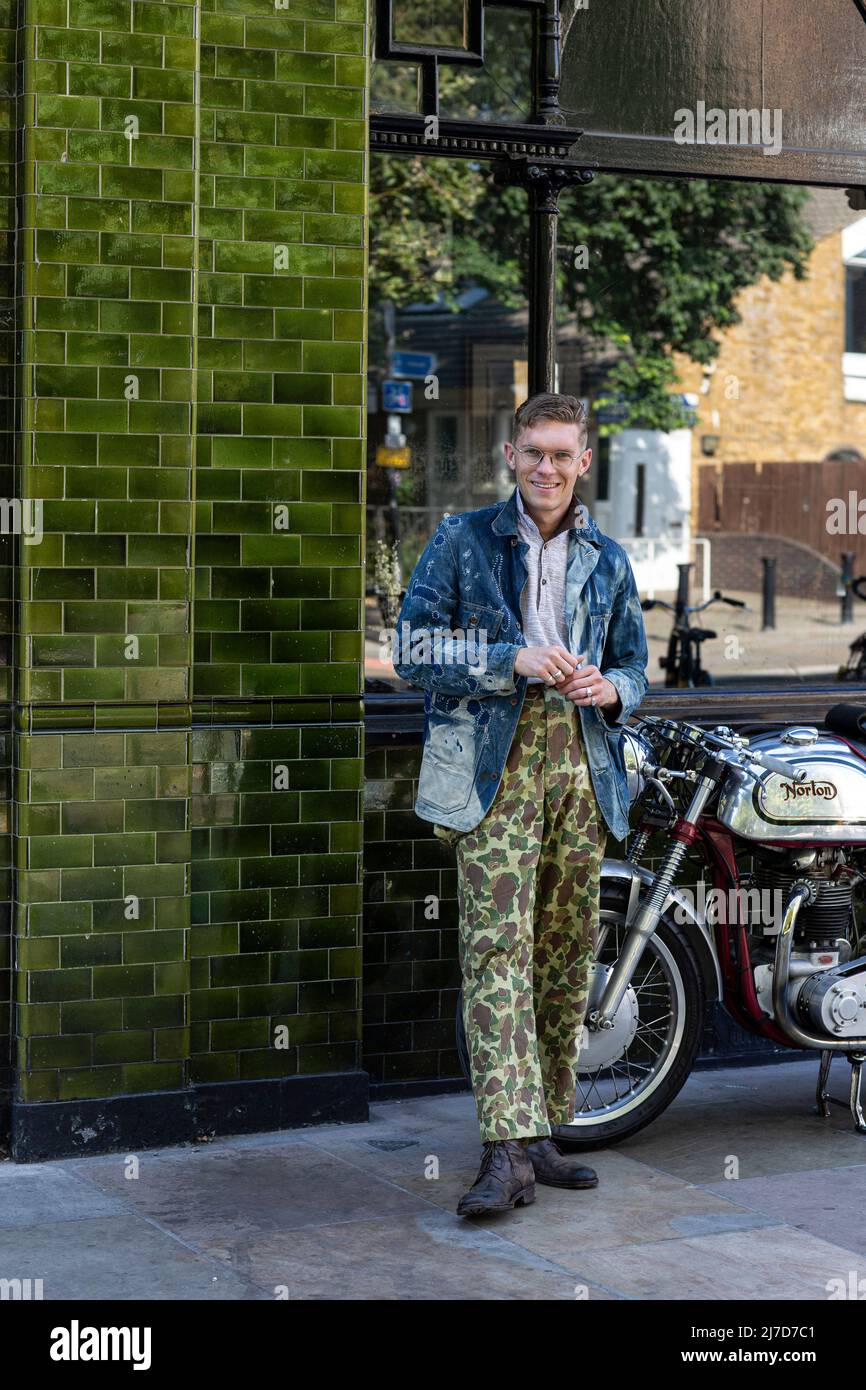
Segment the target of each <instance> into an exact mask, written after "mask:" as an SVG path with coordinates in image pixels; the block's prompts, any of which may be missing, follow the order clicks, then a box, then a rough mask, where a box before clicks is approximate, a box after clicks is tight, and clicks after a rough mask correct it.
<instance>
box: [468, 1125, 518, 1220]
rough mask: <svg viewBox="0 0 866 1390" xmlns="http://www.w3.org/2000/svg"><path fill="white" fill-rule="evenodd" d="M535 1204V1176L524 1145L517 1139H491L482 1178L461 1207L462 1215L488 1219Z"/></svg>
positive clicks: (485, 1147) (483, 1160)
mask: <svg viewBox="0 0 866 1390" xmlns="http://www.w3.org/2000/svg"><path fill="white" fill-rule="evenodd" d="M534 1201H535V1174H534V1172H533V1168H532V1164H531V1163H530V1161H529V1156H528V1154H527V1151H526V1149H525V1148H524V1146H523V1145H522V1144H521V1143H519V1142H518V1141H517V1140H516V1139H495V1140H488V1142H487V1143H485V1145H484V1151H483V1154H482V1158H481V1167H480V1168H479V1170H478V1177H477V1178H476V1179H475V1182H474V1183H473V1184H472V1186H471V1187H470V1189H469V1191H468V1192H465V1193H464V1194H463V1196H462V1197H461V1198H460V1201H459V1202H458V1204H457V1215H458V1216H486V1215H487V1213H488V1212H496V1211H511V1209H512V1208H513V1207H517V1206H523V1207H527V1206H529V1203H530V1202H534Z"/></svg>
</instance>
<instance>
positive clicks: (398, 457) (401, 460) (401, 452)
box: [376, 444, 412, 468]
mask: <svg viewBox="0 0 866 1390" xmlns="http://www.w3.org/2000/svg"><path fill="white" fill-rule="evenodd" d="M376 462H377V463H378V465H379V467H380V468H409V467H410V466H411V464H412V450H411V449H409V448H404V449H392V448H389V447H388V445H387V444H380V445H379V447H378V448H377V450H376Z"/></svg>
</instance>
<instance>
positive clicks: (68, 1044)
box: [0, 0, 368, 1102]
mask: <svg viewBox="0 0 866 1390" xmlns="http://www.w3.org/2000/svg"><path fill="white" fill-rule="evenodd" d="M0 24H5V26H6V27H5V29H2V31H0V32H2V35H3V41H4V43H5V49H4V58H5V60H6V63H7V64H8V66H4V67H3V68H2V72H3V74H4V75H5V78H6V82H7V88H6V91H7V93H9V94H14V92H15V80H14V75H15V65H14V64H15V57H16V53H17V61H18V69H17V71H18V73H19V78H18V84H19V85H18V88H17V107H16V105H15V103H14V102H13V101H12V100H11V98H10V100H8V101H7V102H6V103H5V105H4V109H5V111H6V119H7V126H6V127H5V128H4V129H3V130H2V132H0V138H2V139H3V140H4V144H3V151H4V154H3V155H2V156H0V163H2V160H3V159H4V158H5V161H6V163H5V165H4V166H3V167H4V168H5V172H6V177H7V180H8V182H7V186H6V187H5V188H4V193H8V195H9V196H8V199H7V198H4V203H3V206H4V208H6V209H8V212H7V222H6V224H5V226H6V227H7V228H8V227H11V226H14V216H13V211H14V207H15V199H14V194H15V191H16V188H17V193H18V201H17V207H18V222H17V235H18V243H17V244H18V251H17V274H18V295H17V299H16V298H15V285H14V272H15V256H14V254H13V252H12V250H11V249H10V246H11V241H10V240H9V239H7V240H5V241H4V243H3V245H4V247H5V253H4V257H0V298H3V296H4V294H5V295H6V304H7V309H6V318H5V319H4V320H3V321H2V322H0V332H2V331H3V328H4V324H5V326H6V328H7V335H6V336H7V338H8V339H9V342H10V346H9V348H8V350H7V353H6V358H5V364H6V370H7V372H8V373H9V377H8V383H9V385H8V395H7V397H6V403H7V405H10V406H11V403H12V398H13V397H14V396H15V395H16V394H17V397H18V406H17V408H18V419H17V431H16V421H15V420H14V419H13V417H12V414H11V410H10V413H9V416H8V418H7V422H6V434H5V436H4V437H5V440H6V444H7V447H6V451H5V454H4V460H5V466H6V467H7V468H8V469H9V470H10V487H9V490H8V492H7V495H11V469H12V465H13V460H14V462H15V464H16V465H17V471H16V474H15V481H14V486H15V488H16V493H15V495H16V496H18V497H20V498H24V499H29V500H30V501H32V502H37V501H38V502H41V523H42V533H43V534H42V538H41V541H40V542H39V543H38V544H30V543H29V539H28V543H26V544H25V543H23V540H24V538H22V543H19V544H18V545H17V563H16V566H15V567H14V568H13V556H12V553H11V550H10V552H9V553H8V554H6V555H4V554H3V553H2V552H0V572H2V573H3V574H5V575H6V576H7V577H8V581H9V582H8V585H7V588H6V590H5V591H4V592H3V593H0V614H2V613H4V612H6V610H5V609H3V607H2V603H3V602H4V601H5V602H6V605H7V608H8V609H11V607H12V605H11V603H10V601H9V600H10V597H11V596H12V595H13V594H14V597H15V599H16V600H17V610H16V611H17V622H16V624H15V636H14V647H13V651H14V673H15V680H16V690H15V695H14V698H15V704H14V706H13V705H9V704H7V708H8V709H9V713H10V718H11V717H12V714H13V710H14V727H15V728H16V729H17V731H18V732H17V735H16V738H15V744H16V750H15V760H14V768H13V775H14V787H15V807H16V838H15V848H14V863H15V882H16V891H15V894H14V909H13V911H12V919H13V922H14V938H15V977H14V990H13V992H14V996H15V999H16V1001H17V1011H16V1017H17V1027H16V1028H15V1029H14V1032H15V1034H16V1038H17V1059H16V1060H17V1069H18V1094H19V1096H20V1097H21V1099H23V1100H25V1101H34V1102H35V1101H47V1100H65V1099H77V1098H83V1097H92V1096H110V1095H116V1094H121V1093H133V1092H137V1091H152V1090H162V1089H176V1088H179V1087H183V1086H186V1085H190V1084H194V1083H195V1082H197V1081H213V1080H216V1081H220V1080H234V1079H254V1078H257V1077H266V1076H274V1075H282V1076H287V1075H293V1074H295V1073H311V1072H316V1071H319V1072H321V1071H339V1070H346V1069H352V1068H356V1067H357V1066H358V1065H359V1056H358V1037H359V1013H358V990H359V975H360V965H359V921H360V919H359V912H360V901H359V894H360V888H359V878H360V849H361V844H360V828H359V827H360V820H359V818H360V806H359V795H360V776H361V772H360V769H361V761H360V759H361V752H362V750H361V739H362V727H361V704H360V692H361V660H362V656H363V646H362V636H361V611H360V609H361V604H362V599H363V572H362V559H363V556H362V545H363V541H362V506H363V501H364V497H363V486H364V471H363V458H364V453H363V441H362V436H363V429H364V424H365V418H364V413H363V412H364V404H363V402H364V379H365V376H364V373H365V362H364V338H365V310H366V306H365V297H364V269H365V217H366V159H367V155H366V126H365V115H366V110H365V103H366V82H367V63H368V60H367V16H366V7H365V0H289V2H288V3H287V4H286V3H283V0H170V2H169V0H21V3H20V4H18V5H14V4H11V3H10V4H7V3H4V0H0ZM16 25H17V29H16ZM16 45H17V48H16ZM16 110H17V121H18V123H19V125H20V127H21V130H20V137H19V140H20V144H19V149H20V158H19V159H18V162H17V165H16V153H15V151H16V143H15V129H14V127H15V124H16V115H15V112H16ZM4 266H5V267H6V270H7V272H8V273H7V278H6V280H5V281H3V280H2V276H3V271H4ZM13 311H14V312H13ZM13 327H15V328H16V329H17V338H18V343H19V352H20V365H19V367H18V369H17V373H16V372H15V370H14V368H13V367H12V365H11V364H12V363H13V362H14V357H13V352H12V346H11V344H12V342H13V340H14V338H15V336H16V334H15V333H13V332H12V331H11V330H12V328H13ZM16 437H17V453H15V452H14V450H13V441H14V440H15V439H16ZM5 540H7V538H6V537H2V536H0V544H2V543H3V542H4V541H5ZM8 540H9V544H10V546H11V545H12V543H13V538H11V537H10V538H8ZM4 561H5V567H4ZM12 628H13V624H12V620H11V613H10V614H9V615H8V621H7V623H6V627H5V628H4V629H2V630H0V640H2V634H3V631H8V632H10V633H11V632H12ZM0 651H2V647H0ZM9 665H10V663H9V662H8V660H7V667H6V669H9ZM0 669H3V668H2V666H0ZM2 698H4V697H3V695H2V691H0V699H2ZM5 699H6V700H7V702H8V701H10V700H11V699H12V692H11V689H9V688H7V692H6V695H5ZM2 842H3V827H2V825H0V850H2ZM0 875H2V864H0ZM0 882H2V879H0ZM10 896H11V895H10ZM2 920H3V919H2V915H0V981H2V979H3V976H2V970H3V964H4V957H3V936H2ZM7 941H8V934H7ZM7 970H8V961H7ZM7 979H8V976H7ZM4 997H5V998H6V999H8V998H9V990H8V989H7V991H6V994H5V996H0V1030H2V1024H3V1014H2V998H4ZM281 1024H284V1025H285V1026H286V1037H287V1040H288V1045H287V1046H286V1047H282V1046H280V1047H275V1045H274V1042H275V1036H276V1032H275V1030H277V1028H278V1027H279V1025H281ZM286 1037H281V1041H285V1040H286ZM0 1057H2V1053H0ZM0 1066H2V1061H0ZM0 1084H2V1083H0ZM0 1099H2V1096H0Z"/></svg>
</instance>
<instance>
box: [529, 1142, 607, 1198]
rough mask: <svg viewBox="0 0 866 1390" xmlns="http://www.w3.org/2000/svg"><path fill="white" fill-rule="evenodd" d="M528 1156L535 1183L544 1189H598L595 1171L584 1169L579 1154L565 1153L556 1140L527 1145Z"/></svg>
mask: <svg viewBox="0 0 866 1390" xmlns="http://www.w3.org/2000/svg"><path fill="white" fill-rule="evenodd" d="M526 1156H527V1158H528V1159H529V1162H530V1165H531V1167H532V1170H533V1172H534V1173H535V1181H536V1182H540V1183H542V1184H543V1186H544V1187H598V1174H597V1173H596V1171H595V1169H594V1168H586V1167H584V1165H583V1164H582V1163H581V1162H580V1159H579V1157H578V1156H577V1154H568V1153H565V1152H564V1151H563V1150H562V1149H561V1148H560V1147H559V1145H558V1144H557V1142H556V1140H555V1139H536V1141H535V1143H534V1144H527V1146H526Z"/></svg>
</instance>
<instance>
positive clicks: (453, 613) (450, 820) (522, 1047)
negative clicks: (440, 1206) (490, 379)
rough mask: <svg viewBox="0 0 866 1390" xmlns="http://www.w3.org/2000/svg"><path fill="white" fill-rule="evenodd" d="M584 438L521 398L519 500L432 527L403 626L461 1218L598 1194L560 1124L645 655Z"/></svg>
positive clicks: (578, 407) (579, 420) (512, 463)
mask: <svg viewBox="0 0 866 1390" xmlns="http://www.w3.org/2000/svg"><path fill="white" fill-rule="evenodd" d="M586 439H587V425H586V414H585V411H584V409H583V406H582V404H581V402H580V401H579V400H577V399H576V398H575V397H573V396H565V395H559V394H544V395H538V396H534V397H532V398H531V399H530V400H528V401H525V402H524V404H523V405H522V406H521V407H520V408H519V410H518V411H517V412H516V415H515V417H514V430H513V437H512V441H511V442H510V443H507V444H505V445H504V450H505V457H506V460H507V463H508V467H509V468H510V469H511V471H512V472H513V473H514V475H515V479H516V484H517V485H516V487H515V489H514V491H513V492H512V494H511V496H510V497H509V498H508V500H507V501H506V502H498V503H496V504H495V505H494V506H491V507H484V508H482V509H481V510H480V511H474V512H465V513H463V514H462V515H458V516H448V517H446V518H445V519H444V520H443V521H442V522H441V523H440V525H439V526H438V528H437V530H436V532H435V533H434V535H433V536H432V537H431V539H430V542H429V544H428V545H427V547H426V549H425V551H424V553H423V555H422V556H421V559H420V560H419V561H418V564H417V566H416V567H415V572H414V574H413V576H412V580H411V582H410V585H409V588H408V591H407V593H406V598H405V601H404V603H403V608H402V610H401V613H400V621H399V627H398V638H399V635H400V634H403V635H404V640H403V643H402V646H401V647H400V649H399V650H398V652H397V654H396V656H395V661H394V668H395V670H396V671H397V673H398V675H400V676H402V677H403V678H404V679H405V680H407V681H409V682H410V684H412V685H416V686H419V687H421V688H422V689H423V690H424V692H425V699H424V707H425V730H424V753H423V758H422V763H421V773H420V777H419V781H418V795H417V799H416V803H415V811H416V814H417V815H419V816H421V817H422V818H423V819H425V820H430V821H433V822H434V823H435V833H436V834H437V835H438V836H439V837H440V838H443V839H445V840H446V841H448V842H449V843H451V844H453V845H454V846H455V848H456V854H457V868H458V904H459V909H460V937H459V940H460V962H461V969H462V975H463V1009H464V1021H465V1025H466V1036H467V1042H468V1047H469V1055H470V1061H471V1071H472V1087H473V1092H474V1095H475V1101H476V1107H477V1111H478V1119H479V1124H480V1129H481V1139H482V1144H483V1151H482V1161H481V1168H480V1170H479V1173H478V1178H477V1179H476V1182H475V1183H474V1185H473V1186H472V1188H471V1189H470V1190H469V1192H467V1193H466V1194H465V1195H464V1196H463V1197H462V1198H461V1201H460V1204H459V1205H458V1208H457V1211H458V1213H459V1214H461V1215H466V1216H474V1215H482V1214H486V1213H488V1212H494V1211H507V1210H510V1209H511V1208H513V1207H514V1206H516V1205H520V1204H526V1203H528V1202H531V1201H534V1199H535V1181H536V1180H537V1181H538V1182H541V1183H545V1184H548V1185H551V1186H554V1187H576V1188H585V1187H594V1186H596V1185H597V1182H598V1178H597V1176H596V1174H595V1173H594V1172H593V1170H592V1169H591V1168H587V1167H584V1166H582V1165H581V1164H580V1163H579V1161H578V1160H577V1158H575V1157H574V1156H569V1155H568V1154H567V1153H565V1152H563V1151H562V1150H561V1148H560V1147H559V1146H558V1145H557V1144H556V1142H555V1141H554V1140H553V1139H552V1137H551V1126H552V1125H555V1124H564V1123H568V1122H569V1121H571V1120H572V1119H573V1118H574V1098H575V1075H574V1073H575V1067H576V1062H577V1056H578V1051H579V1045H580V1035H581V1032H582V1028H583V1019H584V1014H585V1012H586V1000H587V978H588V970H589V966H590V964H591V962H592V959H593V956H594V929H595V923H596V921H597V917H598V889H599V877H600V867H601V861H602V857H603V854H604V845H605V840H606V836H607V832H608V831H610V833H611V834H613V835H614V836H616V838H618V839H621V838H623V837H624V836H625V834H626V832H627V829H628V790H627V784H626V778H625V765H624V762H623V754H622V747H621V744H622V729H623V725H624V724H625V722H626V721H627V719H628V718H629V716H630V714H631V713H632V711H633V710H634V709H635V708H636V707H637V705H638V704H639V703H640V701H641V700H642V698H643V695H644V692H645V690H646V687H647V680H646V674H645V670H646V664H647V648H646V636H645V631H644V625H643V614H642V612H641V608H640V600H639V597H638V593H637V587H636V585H635V581H634V576H633V574H632V571H631V566H630V565H629V562H628V558H627V556H626V554H625V551H624V550H623V549H622V547H621V546H619V545H617V544H616V542H614V541H612V540H610V539H609V538H608V537H607V536H603V535H602V534H601V532H600V531H599V530H598V528H597V527H596V525H595V523H594V522H593V521H592V520H591V518H590V517H589V515H588V513H587V512H586V509H585V508H584V507H583V506H582V505H581V504H580V503H579V502H578V500H577V497H576V496H575V493H574V488H575V484H576V483H577V482H578V480H579V479H580V478H581V477H583V476H584V475H585V474H586V472H587V470H588V469H589V466H590V463H591V461H592V450H591V449H588V448H587V447H586ZM470 634H471V637H472V640H471V641H470Z"/></svg>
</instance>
